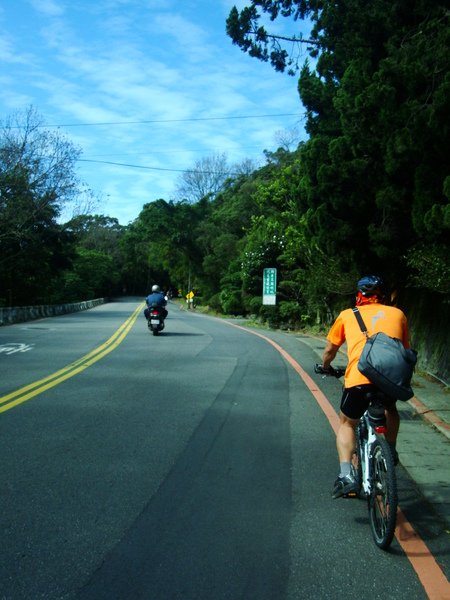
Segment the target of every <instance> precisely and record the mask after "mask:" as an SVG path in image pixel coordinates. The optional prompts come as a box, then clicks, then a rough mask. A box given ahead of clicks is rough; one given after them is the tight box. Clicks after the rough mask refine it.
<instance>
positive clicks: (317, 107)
mask: <svg viewBox="0 0 450 600" xmlns="http://www.w3.org/2000/svg"><path fill="white" fill-rule="evenodd" d="M249 4H250V5H249V6H248V7H247V8H245V9H244V10H242V11H241V12H240V13H239V12H238V11H237V9H233V10H232V11H231V13H230V17H229V19H228V21H227V31H228V33H229V35H230V37H231V38H232V40H233V42H234V43H236V44H238V45H239V46H240V47H241V48H242V49H243V50H244V51H247V52H249V53H250V54H251V55H252V56H254V57H256V58H258V59H261V60H265V61H270V62H271V64H272V65H273V66H274V68H276V69H277V70H279V71H284V70H288V71H290V72H291V73H294V72H295V71H296V69H297V72H298V75H299V81H298V90H299V94H300V98H301V100H302V103H303V105H304V107H305V109H306V131H307V133H308V139H307V140H306V141H305V142H302V143H301V144H300V145H299V146H298V148H297V149H296V150H295V151H293V152H291V151H287V150H285V149H281V148H280V149H278V150H277V151H276V152H266V164H265V165H264V166H263V167H261V168H258V169H252V170H247V171H245V170H243V171H242V172H241V173H240V174H236V175H235V176H231V177H228V178H227V179H224V178H223V177H222V178H221V179H220V181H219V182H218V181H217V180H216V179H215V180H214V182H211V187H210V188H208V185H209V184H208V179H207V178H201V177H199V175H198V173H197V177H196V178H195V179H194V180H193V181H186V182H185V184H186V185H189V186H190V187H189V190H190V192H189V193H187V192H186V200H183V201H181V202H173V201H170V202H168V201H166V200H163V199H160V200H157V201H154V202H149V203H148V204H146V205H145V206H144V207H143V209H142V212H141V213H140V215H139V216H138V218H137V219H136V220H135V221H134V222H133V223H132V224H131V225H129V226H127V227H121V226H119V225H118V223H117V221H116V220H115V219H110V218H108V217H102V216H84V217H78V218H77V219H72V220H71V221H70V222H69V223H66V224H65V225H61V224H58V222H57V217H58V215H59V213H60V207H61V203H62V202H64V201H66V200H67V198H68V196H70V193H71V192H73V191H74V189H76V186H75V185H74V182H73V176H72V174H71V166H72V163H73V160H74V158H75V156H76V150H75V149H73V148H71V147H70V146H69V147H67V146H64V144H62V145H61V143H56V142H57V140H55V139H48V138H46V139H47V143H49V144H50V146H52V144H53V147H54V148H59V149H60V150H61V147H65V148H66V150H68V152H67V153H66V154H65V155H64V157H65V158H64V160H63V161H62V164H63V166H64V169H65V170H64V169H63V177H62V178H60V181H66V183H67V185H66V186H65V187H63V188H61V189H57V188H55V186H54V185H52V182H51V181H50V180H47V182H46V185H44V186H42V185H41V186H37V185H36V176H35V174H34V173H33V172H32V167H33V165H35V164H36V163H35V162H33V161H30V160H28V159H27V157H26V156H19V155H18V153H17V150H15V151H14V153H13V154H12V155H13V156H15V157H16V160H14V161H11V160H10V157H11V151H10V149H11V143H12V141H14V140H12V138H11V135H10V136H9V137H8V136H3V138H2V139H1V140H0V142H1V143H0V186H1V196H0V225H1V234H0V251H1V254H0V277H1V282H2V290H1V291H0V298H1V301H2V303H3V304H6V303H8V300H9V301H11V299H13V301H14V302H15V303H22V304H31V303H36V302H44V301H50V300H51V301H65V300H79V299H88V297H95V296H103V295H109V294H115V293H129V294H142V295H144V294H146V293H147V292H148V290H149V288H150V286H151V284H152V283H154V282H157V283H159V284H160V285H161V286H163V287H164V288H166V289H169V288H172V289H173V290H176V291H179V292H180V293H181V295H182V296H184V295H185V294H186V293H187V291H188V290H189V289H194V291H195V292H196V297H197V298H198V299H199V301H201V302H203V303H207V304H209V305H210V306H211V307H212V308H214V309H216V310H219V311H222V312H225V313H228V314H230V313H231V314H254V315H259V316H260V317H261V318H262V319H265V320H268V321H269V322H270V323H271V324H274V325H280V324H283V325H285V326H295V327H299V326H303V325H311V324H312V323H317V322H319V323H327V322H329V321H330V320H331V319H332V318H333V316H334V315H335V313H336V311H337V310H338V309H339V308H341V307H342V306H344V305H346V304H348V303H349V302H350V301H351V299H352V297H353V295H354V285H355V281H356V280H357V278H358V277H359V276H360V275H361V274H364V273H368V272H376V273H380V274H382V275H383V276H384V277H385V279H386V280H387V281H388V283H389V284H390V285H391V286H392V289H395V290H397V292H398V294H399V297H400V298H403V299H405V300H406V304H407V305H408V306H409V307H412V306H413V305H414V303H412V302H411V299H412V298H415V297H416V298H421V299H423V298H426V299H427V302H432V303H433V304H434V305H435V306H437V307H438V308H437V309H436V310H438V312H439V314H440V315H441V316H440V318H441V319H443V322H447V321H448V318H447V317H445V315H447V316H448V306H449V305H448V293H449V292H450V252H449V229H450V207H449V197H450V173H449V161H448V148H449V147H450V144H449V142H450V139H449V137H450V136H449V119H448V115H449V114H450V71H449V61H450V58H449V57H450V54H449V51H448V48H449V47H450V27H449V14H448V11H446V10H445V9H444V6H443V4H442V3H440V2H437V1H435V0H426V1H425V0H420V1H415V2H411V1H410V0H373V1H372V2H370V3H367V2H366V1H365V0H342V1H341V2H330V1H328V0H309V1H308V0H297V1H295V0H278V1H276V0H252V1H251V2H250V3H249ZM264 13H266V14H267V15H268V16H269V17H270V19H272V20H275V19H281V18H285V19H288V21H289V23H291V24H292V25H293V26H294V27H295V26H297V25H299V24H301V21H302V19H306V18H308V19H310V21H311V22H312V25H313V27H312V31H311V34H310V37H309V39H308V41H307V43H306V44H304V46H305V45H306V47H307V48H308V52H309V55H310V57H309V59H308V60H307V61H306V62H304V64H303V66H300V65H299V61H298V56H295V54H292V52H291V51H288V50H287V49H286V48H289V47H290V46H292V44H294V45H300V44H303V40H302V39H301V34H300V32H299V31H298V32H297V31H295V29H294V32H293V35H292V36H291V37H290V38H287V37H286V36H285V37H280V36H277V35H274V34H271V33H270V32H268V31H267V30H266V29H265V27H263V26H262V25H260V21H261V22H262V21H263V19H262V17H264V16H265V15H264ZM266 21H267V19H266ZM283 44H287V46H286V47H283ZM10 133H11V131H9V134H10ZM34 133H35V134H36V132H34ZM41 135H42V134H41ZM41 142H42V139H41ZM66 144H67V142H66ZM13 146H14V144H13ZM22 147H26V144H25V146H24V145H22ZM34 147H35V146H34ZM47 155H48V151H47ZM211 160H212V159H211ZM33 168H34V167H33ZM41 170H43V171H44V172H45V169H43V167H42V168H41ZM40 181H42V178H41V179H40ZM44 181H45V178H44ZM200 184H201V186H203V187H202V188H201V189H202V190H203V191H202V194H203V196H202V197H200V196H199V194H198V190H199V189H200ZM205 185H206V187H205ZM213 185H214V187H212V186H213ZM265 267H276V268H277V269H278V290H277V292H278V296H277V305H276V306H275V307H274V306H262V305H261V296H262V272H263V269H264V268H265ZM419 304H420V306H422V304H423V306H425V304H426V303H425V302H422V300H420V302H418V303H417V304H416V305H415V308H412V309H411V310H412V314H414V315H416V316H417V319H419V318H420V317H419V315H420V314H425V313H424V312H423V311H422V312H421V309H420V307H419ZM416 331H417V332H419V331H421V333H420V335H423V328H422V330H421V328H420V327H419V326H418V327H417V328H416ZM433 360H435V363H436V365H437V370H438V371H440V372H441V373H444V372H446V369H448V365H446V360H445V358H443V353H442V352H441V353H440V354H439V358H435V359H433Z"/></svg>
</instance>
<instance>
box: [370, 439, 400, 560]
mask: <svg viewBox="0 0 450 600" xmlns="http://www.w3.org/2000/svg"><path fill="white" fill-rule="evenodd" d="M371 483H372V485H371V494H370V498H369V520H370V527H371V529H372V534H373V538H374V540H375V544H376V545H377V546H378V547H379V548H382V549H383V550H385V549H386V548H388V547H389V545H390V544H391V542H392V538H393V537H394V531H395V526H396V523H397V506H398V493H397V478H396V475H395V465H394V458H393V456H392V451H391V449H390V447H389V444H388V443H387V441H386V440H385V439H384V438H378V439H377V441H376V442H375V443H374V445H373V447H372V460H371Z"/></svg>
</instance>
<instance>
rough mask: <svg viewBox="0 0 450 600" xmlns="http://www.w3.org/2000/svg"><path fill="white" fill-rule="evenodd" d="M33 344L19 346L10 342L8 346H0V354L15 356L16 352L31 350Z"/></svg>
mask: <svg viewBox="0 0 450 600" xmlns="http://www.w3.org/2000/svg"><path fill="white" fill-rule="evenodd" d="M33 346H34V344H21V343H19V342H12V343H10V344H3V345H2V346H0V354H2V353H3V354H15V353H16V352H28V351H29V350H33Z"/></svg>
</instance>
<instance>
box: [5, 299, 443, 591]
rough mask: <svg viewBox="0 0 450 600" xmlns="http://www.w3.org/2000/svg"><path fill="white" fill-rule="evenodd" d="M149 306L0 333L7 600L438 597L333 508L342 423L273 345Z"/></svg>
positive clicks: (345, 503) (348, 510)
mask: <svg viewBox="0 0 450 600" xmlns="http://www.w3.org/2000/svg"><path fill="white" fill-rule="evenodd" d="M137 307H138V301H137V300H135V299H130V300H129V301H122V302H115V303H110V304H106V305H103V306H99V307H96V308H94V309H92V310H89V311H86V312H83V313H77V314H73V315H66V316H62V317H57V318H53V319H43V320H40V321H35V322H29V323H24V324H18V325H14V326H9V327H3V328H0V373H1V381H0V396H1V398H0V410H1V411H2V412H0V445H1V446H0V447H1V457H2V459H1V486H0V498H1V511H0V522H1V535H2V537H1V539H2V542H1V550H0V552H1V554H0V598H1V599H2V600H22V599H23V600H37V599H41V598H42V599H45V600H56V599H64V600H72V599H77V600H87V599H92V600H94V599H95V600H101V599H108V600H137V599H145V600H169V599H170V600H175V599H176V600H178V599H179V600H221V599H224V600H225V599H227V600H228V599H229V600H238V599H242V600H252V599H255V600H266V599H267V600H269V599H270V600H285V599H286V600H291V599H294V598H311V597H314V598H319V599H322V598H330V599H332V598H336V597H338V596H339V597H345V598H347V599H349V600H352V599H356V598H358V599H359V598H361V597H362V596H366V597H370V598H371V600H375V599H377V598H380V599H381V598H383V599H385V598H386V597H391V598H396V600H402V599H405V600H406V599H407V600H410V599H411V598H414V599H415V600H419V599H421V598H427V597H428V596H427V593H426V592H425V590H424V588H423V587H422V584H421V583H420V581H419V579H418V577H417V575H416V573H415V571H414V570H413V568H412V567H411V563H410V561H409V560H408V558H407V557H406V556H405V554H404V552H403V550H402V548H401V547H400V546H399V545H398V544H397V542H395V541H394V543H393V546H392V549H391V551H390V552H388V553H386V552H382V551H380V550H379V549H377V548H376V547H375V545H374V544H373V542H372V540H371V534H370V529H369V525H368V520H367V510H366V506H365V503H364V502H363V501H359V500H338V501H332V500H331V497H330V490H331V486H332V483H333V481H334V479H335V477H336V471H337V459H336V456H335V446H334V434H333V431H332V430H331V428H330V425H329V423H328V421H327V419H326V416H325V415H324V413H323V411H322V409H321V408H320V406H319V405H318V404H317V402H316V401H315V400H314V398H313V396H312V395H311V392H310V391H309V390H308V388H307V387H306V385H305V384H304V383H303V381H302V380H301V378H300V377H299V376H298V374H297V373H296V372H295V371H294V370H293V369H292V368H291V367H290V365H289V364H288V363H287V362H286V360H285V359H284V358H283V357H282V356H281V355H280V353H279V352H278V351H277V350H276V348H274V347H273V346H272V345H271V344H269V343H267V341H265V340H264V339H261V337H258V336H256V335H252V334H251V333H249V332H247V331H244V330H243V329H239V328H237V327H233V326H230V324H229V323H227V322H224V321H221V320H220V319H215V318H212V317H208V316H205V315H200V314H196V313H194V312H193V311H182V310H180V309H179V308H178V307H177V306H175V305H170V306H169V318H168V320H167V323H166V329H165V331H164V333H163V334H162V335H160V336H158V337H153V336H152V335H151V334H150V333H149V332H148V331H147V329H146V324H145V322H144V319H143V316H142V314H141V313H139V314H136V315H135V316H137V320H136V322H134V318H133V317H132V315H133V313H134V311H135V310H136V308H137ZM297 346H298V348H297V352H298V353H299V356H300V358H301V360H300V362H301V364H303V365H304V366H305V368H307V367H308V368H309V371H311V369H310V367H311V366H312V364H313V363H314V361H315V360H316V357H315V356H314V354H313V352H312V351H311V349H310V348H308V347H307V346H304V347H301V344H297ZM36 382H37V383H36ZM334 384H335V385H336V387H335V388H333V389H335V391H336V395H337V394H338V382H334V383H333V385H334ZM409 485H410V484H409V483H408V482H403V483H402V486H403V487H404V488H405V487H406V488H408V486H409ZM408 489H409V488H408ZM411 489H412V483H411ZM447 550H448V549H447ZM446 556H447V559H446V560H448V552H447V554H446ZM387 590H388V591H387Z"/></svg>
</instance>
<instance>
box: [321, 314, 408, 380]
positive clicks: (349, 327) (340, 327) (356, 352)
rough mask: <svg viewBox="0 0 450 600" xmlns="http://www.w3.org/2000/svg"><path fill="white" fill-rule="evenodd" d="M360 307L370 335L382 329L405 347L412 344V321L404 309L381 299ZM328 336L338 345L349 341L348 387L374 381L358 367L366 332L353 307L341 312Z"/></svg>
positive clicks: (346, 374) (328, 338)
mask: <svg viewBox="0 0 450 600" xmlns="http://www.w3.org/2000/svg"><path fill="white" fill-rule="evenodd" d="M358 308H359V312H360V313H361V316H362V318H363V321H364V323H365V325H366V328H367V332H368V334H369V336H371V335H373V334H374V333H378V332H380V331H382V332H383V333H385V334H386V335H388V336H390V337H393V338H397V339H399V340H401V341H402V342H403V345H404V346H405V348H409V339H408V324H407V321H406V317H405V315H404V314H403V312H402V311H401V310H400V309H398V308H395V307H394V306H385V305H384V304H378V303H374V304H364V305H362V306H359V307H358ZM327 340H328V341H329V342H331V343H332V344H334V345H335V346H342V344H343V343H344V342H345V341H346V342H347V355H348V365H347V369H346V371H345V387H346V388H349V387H354V386H355V385H362V384H365V383H370V381H369V379H367V377H365V376H364V375H363V374H362V373H360V372H359V370H358V361H359V357H360V356H361V352H362V350H363V348H364V344H365V342H366V336H365V335H364V334H363V332H362V331H361V329H360V327H359V324H358V321H357V320H356V317H355V315H354V313H353V311H352V309H351V308H348V309H347V310H343V311H342V312H341V313H340V315H339V316H338V318H337V319H336V321H335V322H334V324H333V326H332V327H331V329H330V331H329V333H328V336H327Z"/></svg>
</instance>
